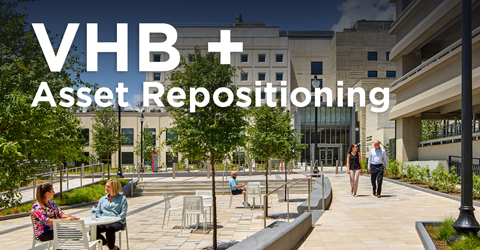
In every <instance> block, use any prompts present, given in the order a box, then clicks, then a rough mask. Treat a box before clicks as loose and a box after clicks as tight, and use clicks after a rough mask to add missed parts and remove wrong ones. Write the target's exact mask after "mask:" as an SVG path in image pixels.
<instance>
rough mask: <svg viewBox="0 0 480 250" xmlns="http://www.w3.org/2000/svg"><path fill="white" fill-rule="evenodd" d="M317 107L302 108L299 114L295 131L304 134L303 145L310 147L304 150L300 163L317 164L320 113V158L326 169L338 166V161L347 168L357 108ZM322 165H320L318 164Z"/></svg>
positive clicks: (296, 115)
mask: <svg viewBox="0 0 480 250" xmlns="http://www.w3.org/2000/svg"><path fill="white" fill-rule="evenodd" d="M343 106H344V107H337V104H336V103H334V104H333V106H332V107H326V103H322V105H321V107H317V108H316V107H314V105H313V103H310V105H309V106H306V107H304V108H298V110H297V113H296V114H295V127H296V128H297V130H298V132H299V133H301V134H303V137H302V139H301V142H302V143H303V144H307V148H306V149H305V150H303V152H302V156H301V159H300V161H301V162H307V163H310V162H311V161H315V111H316V112H317V134H316V135H317V136H316V138H317V147H316V148H317V158H318V160H319V161H322V163H323V166H334V165H335V164H336V160H339V164H341V165H344V164H346V154H347V150H348V147H349V146H350V144H352V143H353V142H354V140H355V132H354V131H355V126H354V124H355V111H354V110H355V108H354V107H348V106H347V103H344V105H343ZM318 165H320V164H318Z"/></svg>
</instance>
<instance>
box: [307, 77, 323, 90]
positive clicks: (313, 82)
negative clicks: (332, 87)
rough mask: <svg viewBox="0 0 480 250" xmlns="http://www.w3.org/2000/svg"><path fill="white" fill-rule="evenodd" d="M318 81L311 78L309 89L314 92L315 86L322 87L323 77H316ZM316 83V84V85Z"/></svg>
mask: <svg viewBox="0 0 480 250" xmlns="http://www.w3.org/2000/svg"><path fill="white" fill-rule="evenodd" d="M317 81H318V82H315V80H314V79H312V82H311V84H310V91H311V92H315V89H316V88H319V89H321V88H322V87H323V79H317ZM317 84H318V86H316V85H317Z"/></svg>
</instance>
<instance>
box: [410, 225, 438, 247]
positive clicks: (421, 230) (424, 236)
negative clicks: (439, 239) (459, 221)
mask: <svg viewBox="0 0 480 250" xmlns="http://www.w3.org/2000/svg"><path fill="white" fill-rule="evenodd" d="M441 224H442V223H441V222H440V221H417V222H415V229H416V230H417V233H418V237H420V240H421V241H422V244H423V247H424V248H425V249H426V250H435V249H437V248H436V247H435V244H433V241H432V239H431V238H430V235H429V234H428V232H427V229H425V227H427V226H434V227H439V226H440V225H441Z"/></svg>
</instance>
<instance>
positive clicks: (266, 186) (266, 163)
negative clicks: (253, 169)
mask: <svg viewBox="0 0 480 250" xmlns="http://www.w3.org/2000/svg"><path fill="white" fill-rule="evenodd" d="M265 194H268V160H266V161H265ZM267 201H268V196H267ZM263 206H264V209H265V211H266V214H267V216H268V204H267V203H266V202H265V204H263Z"/></svg>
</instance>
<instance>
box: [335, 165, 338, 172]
mask: <svg viewBox="0 0 480 250" xmlns="http://www.w3.org/2000/svg"><path fill="white" fill-rule="evenodd" d="M335 174H338V166H335Z"/></svg>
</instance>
